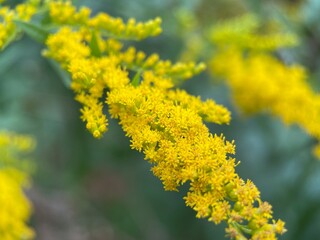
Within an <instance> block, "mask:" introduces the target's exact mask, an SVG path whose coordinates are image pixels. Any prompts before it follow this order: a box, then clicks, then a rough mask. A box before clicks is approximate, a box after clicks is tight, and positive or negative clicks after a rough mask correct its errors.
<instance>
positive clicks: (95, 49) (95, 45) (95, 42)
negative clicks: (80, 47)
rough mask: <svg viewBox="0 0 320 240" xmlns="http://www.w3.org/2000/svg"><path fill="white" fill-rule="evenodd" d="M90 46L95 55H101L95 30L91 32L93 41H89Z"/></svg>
mask: <svg viewBox="0 0 320 240" xmlns="http://www.w3.org/2000/svg"><path fill="white" fill-rule="evenodd" d="M89 47H90V49H91V53H92V55H93V56H94V57H101V51H100V48H99V45H98V40H97V36H96V34H95V32H92V34H91V41H90V43H89Z"/></svg>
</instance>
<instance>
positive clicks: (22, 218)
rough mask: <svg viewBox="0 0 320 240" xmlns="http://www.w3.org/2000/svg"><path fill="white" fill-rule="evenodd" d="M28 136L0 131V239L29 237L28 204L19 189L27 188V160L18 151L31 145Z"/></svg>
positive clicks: (32, 233)
mask: <svg viewBox="0 0 320 240" xmlns="http://www.w3.org/2000/svg"><path fill="white" fill-rule="evenodd" d="M34 145H35V144H34V141H33V139H31V138H30V137H28V136H22V135H17V134H15V133H11V132H6V131H1V132H0V192H1V194H0V206H1V207H0V239H3V240H20V239H33V238H34V232H33V230H32V229H31V228H29V227H28V226H27V225H26V222H27V221H28V219H29V217H30V214H31V205H30V203H29V201H28V199H27V198H26V196H25V194H24V192H23V188H25V187H28V184H29V183H28V181H29V180H28V173H27V172H28V169H27V168H28V167H29V166H28V165H26V164H28V162H25V161H21V156H20V155H21V154H23V153H26V152H28V151H30V150H32V149H33V148H34Z"/></svg>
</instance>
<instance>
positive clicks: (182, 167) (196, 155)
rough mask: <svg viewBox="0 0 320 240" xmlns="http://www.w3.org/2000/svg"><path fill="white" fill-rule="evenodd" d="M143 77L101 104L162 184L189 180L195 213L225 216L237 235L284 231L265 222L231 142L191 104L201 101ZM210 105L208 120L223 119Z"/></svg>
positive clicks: (266, 214)
mask: <svg viewBox="0 0 320 240" xmlns="http://www.w3.org/2000/svg"><path fill="white" fill-rule="evenodd" d="M149 77H152V76H151V75H145V76H144V80H143V82H142V83H141V84H140V85H139V86H138V87H133V86H130V85H128V86H125V87H120V88H116V89H114V90H112V91H110V92H109V93H108V96H107V103H108V105H109V111H110V114H111V116H112V117H115V118H119V120H120V124H121V125H122V127H123V129H124V131H125V132H126V135H127V136H129V137H130V138H131V147H132V148H133V149H136V150H138V151H141V152H143V153H144V154H145V159H146V160H148V161H149V162H150V163H151V164H152V166H153V167H152V172H153V173H154V175H155V176H157V177H159V179H160V180H161V181H162V182H163V184H164V188H165V189H166V190H174V191H178V188H179V186H181V185H183V184H184V183H189V184H190V189H189V191H188V193H187V196H186V197H185V198H184V199H185V201H186V204H187V205H188V206H190V207H192V208H193V209H194V210H195V211H196V212H197V215H196V216H197V217H199V218H208V220H209V221H212V222H214V223H216V224H218V223H220V222H221V221H226V222H227V223H228V228H227V232H228V233H229V234H230V236H233V237H235V238H237V239H240V238H239V236H242V237H243V239H246V238H245V236H251V237H252V239H276V235H277V234H282V233H283V232H285V229H284V224H283V222H282V221H281V220H278V221H277V222H275V221H273V222H270V220H272V211H271V206H270V205H269V204H268V203H266V202H262V201H261V200H260V193H259V191H258V189H257V188H256V187H255V185H254V184H253V183H252V182H251V181H249V180H248V181H247V182H245V181H243V180H242V179H241V178H240V177H239V176H238V175H237V174H236V173H235V166H236V165H237V163H236V160H235V159H234V158H232V157H231V156H230V155H233V154H234V153H235V146H234V143H233V142H228V141H226V140H225V139H224V137H223V136H217V135H212V134H210V133H209V131H208V129H207V127H206V126H205V125H204V124H203V122H202V119H201V117H200V115H201V110H200V111H199V109H197V108H195V106H199V107H200V109H201V108H203V109H206V106H205V105H206V103H201V102H200V100H199V99H197V98H193V97H191V96H188V95H187V94H186V93H182V92H180V91H174V90H168V89H161V88H157V87H152V86H151V85H150V84H149V83H150V82H152V81H154V79H152V81H150V80H149V79H148V78H149ZM153 78H154V76H153ZM159 80H160V79H159ZM174 96H178V98H177V99H175V98H174ZM184 98H185V99H184ZM189 103H190V106H189ZM193 105H194V106H193ZM201 105H203V106H201ZM211 107H212V109H211V111H210V113H211V119H214V121H216V122H218V123H221V120H220V119H224V121H226V122H228V118H226V117H225V114H226V111H227V110H226V109H224V110H222V107H221V106H218V105H216V106H213V105H211ZM214 113H215V114H216V115H219V114H220V113H222V116H215V117H214V116H213V115H214ZM244 229H246V231H244ZM235 234H237V235H235Z"/></svg>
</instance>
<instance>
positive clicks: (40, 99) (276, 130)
mask: <svg viewBox="0 0 320 240" xmlns="http://www.w3.org/2000/svg"><path fill="white" fill-rule="evenodd" d="M9 2H10V4H16V3H18V2H19V1H9ZM74 2H75V3H76V4H77V5H79V6H80V5H86V6H90V7H91V8H92V9H93V12H97V11H105V12H107V13H109V14H110V15H112V16H119V17H122V18H124V19H128V18H129V17H134V18H136V19H137V20H141V21H144V20H148V19H150V18H155V17H157V16H160V17H161V18H162V19H163V24H162V26H163V30H164V31H163V34H162V35H161V36H159V37H156V38H150V39H147V40H144V41H142V42H139V43H133V44H135V45H136V46H137V48H139V49H142V50H144V51H146V52H148V53H152V52H157V53H158V54H159V55H160V56H161V57H162V58H163V59H170V60H172V61H176V60H179V58H180V56H181V55H182V53H183V51H184V49H185V47H186V44H187V41H186V40H188V39H186V38H187V37H188V34H186V32H183V31H182V30H181V29H182V25H183V23H182V22H181V12H189V13H192V17H193V19H196V20H197V22H198V25H197V28H198V29H197V30H199V32H201V31H202V30H203V29H205V28H206V27H208V26H210V25H212V24H215V23H216V22H218V21H220V20H222V19H227V18H230V17H236V16H239V15H241V14H244V13H248V12H252V13H254V14H257V15H258V16H260V17H261V18H262V19H263V18H278V19H280V20H281V21H282V22H283V23H284V24H285V25H286V26H287V27H288V29H289V30H290V31H291V32H293V33H295V34H297V35H298V37H299V39H300V45H299V46H298V47H295V48H292V49H287V50H285V51H283V52H280V54H282V56H284V57H285V58H286V59H288V61H290V62H297V63H300V64H302V65H304V66H305V67H306V69H307V70H308V71H309V73H310V74H309V75H310V78H309V79H308V81H309V82H310V84H311V85H312V86H313V87H314V89H315V91H318V92H319V89H320V14H319V12H320V1H319V0H306V1H294V0H282V1H271V0H265V1H262V0H242V1H240V0H215V1H212V0H179V1H178V0H171V1H170V0H135V1H130V0H117V1H114V0H99V1H98V0H97V1H89V0H87V1H85V0H81V1H80V0H79V1H74ZM43 48H44V46H41V45H39V44H37V43H35V42H34V41H32V40H31V39H29V38H28V37H26V36H25V37H23V38H22V39H20V40H19V41H18V42H15V43H13V44H11V45H10V46H9V47H8V48H7V49H5V50H4V51H3V52H1V53H0V128H1V129H9V130H14V131H17V132H19V133H27V134H31V135H34V136H35V138H36V139H37V142H38V144H37V149H36V152H35V154H34V159H35V164H36V166H37V168H36V171H35V173H34V175H33V187H32V188H31V189H30V190H29V191H28V196H29V197H30V199H31V200H32V202H33V205H34V214H33V216H32V219H31V225H32V226H33V227H34V228H35V230H36V232H37V239H40V240H42V239H43V240H51V239H52V240H56V239H61V240H89V239H90V240H109V239H110V240H143V239H148V240H149V239H150V240H179V239H181V240H182V239H183V240H193V239H197V240H209V239H210V240H212V239H225V232H224V228H225V225H224V224H221V225H219V226H216V225H214V224H213V223H209V222H208V221H207V220H200V219H196V218H195V212H193V210H191V209H190V208H188V207H186V206H185V204H184V201H183V200H182V197H183V196H184V193H185V191H184V189H182V190H181V191H180V192H179V193H177V192H165V191H164V190H163V187H162V184H161V182H160V181H159V180H158V179H157V178H156V177H154V176H153V175H152V174H151V172H150V165H149V163H148V162H146V161H145V160H143V155H142V154H140V153H137V152H135V151H133V150H131V149H130V147H129V140H128V139H127V138H126V137H125V136H124V133H123V132H122V130H121V128H120V127H119V125H118V123H117V121H115V120H110V128H109V131H108V132H107V134H106V135H105V136H104V137H103V138H102V139H100V140H97V139H94V138H93V137H92V136H91V135H90V134H89V132H87V131H86V130H85V126H84V124H83V123H82V122H81V120H80V118H79V115H80V113H79V108H80V105H79V104H78V103H76V102H75V101H74V99H73V97H74V95H73V93H72V91H70V90H69V89H67V88H66V87H65V85H64V84H63V82H62V80H61V77H60V76H59V74H58V73H57V72H56V71H55V70H54V69H53V68H52V65H50V63H49V62H48V61H47V60H46V59H44V58H43V57H42V56H41V50H42V49H43ZM196 60H199V61H200V60H201V57H199V59H196ZM226 64H227V63H226ZM230 68H231V69H232V66H230ZM181 87H182V88H184V89H186V90H187V91H188V92H189V93H191V94H194V95H200V96H201V98H202V99H207V98H213V99H214V100H216V101H217V102H218V103H221V104H224V105H225V106H227V107H228V108H229V109H230V111H232V122H231V124H230V125H229V126H216V125H208V127H209V128H210V129H211V131H212V132H214V133H217V134H220V133H224V135H225V136H226V138H227V139H228V140H232V139H234V140H235V142H236V145H237V154H236V158H237V159H238V160H240V161H241V164H240V165H239V166H238V167H237V171H238V173H239V175H240V176H241V177H242V178H244V179H247V178H249V179H251V180H253V182H254V183H255V184H256V185H257V186H258V188H259V189H260V191H261V195H262V199H264V200H266V201H268V202H270V203H271V204H272V205H273V209H274V216H275V218H281V219H283V220H284V221H285V222H286V227H287V229H288V232H287V233H286V234H285V235H284V236H282V237H281V238H280V239H292V240H298V239H309V240H313V239H314V240H316V239H319V236H320V228H319V226H320V204H319V203H320V161H319V160H317V159H315V157H314V156H313V155H312V153H311V149H312V146H313V145H314V143H315V142H314V140H313V139H312V138H311V137H309V136H308V135H307V134H306V133H305V132H304V131H303V130H301V129H300V128H299V127H298V126H291V127H287V126H285V125H284V124H283V123H282V122H281V120H279V119H277V118H275V117H273V116H271V115H269V114H268V113H264V114H260V115H255V116H250V117H246V116H243V115H242V114H241V112H239V111H238V110H237V108H236V107H235V106H233V105H232V101H231V100H230V99H231V96H230V92H229V90H228V88H227V86H225V85H224V84H223V83H222V82H217V81H214V80H212V77H210V76H209V74H208V73H206V72H204V73H202V74H200V75H199V76H197V77H195V78H193V79H191V80H189V81H188V82H186V83H184V84H183V85H182V86H181ZM319 127H320V123H319Z"/></svg>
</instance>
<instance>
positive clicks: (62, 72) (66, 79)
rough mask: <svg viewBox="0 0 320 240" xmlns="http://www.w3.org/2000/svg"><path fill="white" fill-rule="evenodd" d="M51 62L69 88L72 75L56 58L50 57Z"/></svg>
mask: <svg viewBox="0 0 320 240" xmlns="http://www.w3.org/2000/svg"><path fill="white" fill-rule="evenodd" d="M48 61H49V63H50V64H51V66H52V68H53V69H54V70H55V71H56V73H57V74H58V75H59V76H60V78H61V79H62V82H63V83H64V85H65V86H66V87H67V88H70V86H71V76H70V74H69V73H68V72H67V71H65V70H64V69H62V68H61V66H60V65H59V64H58V63H57V62H56V61H54V60H52V59H48Z"/></svg>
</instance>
